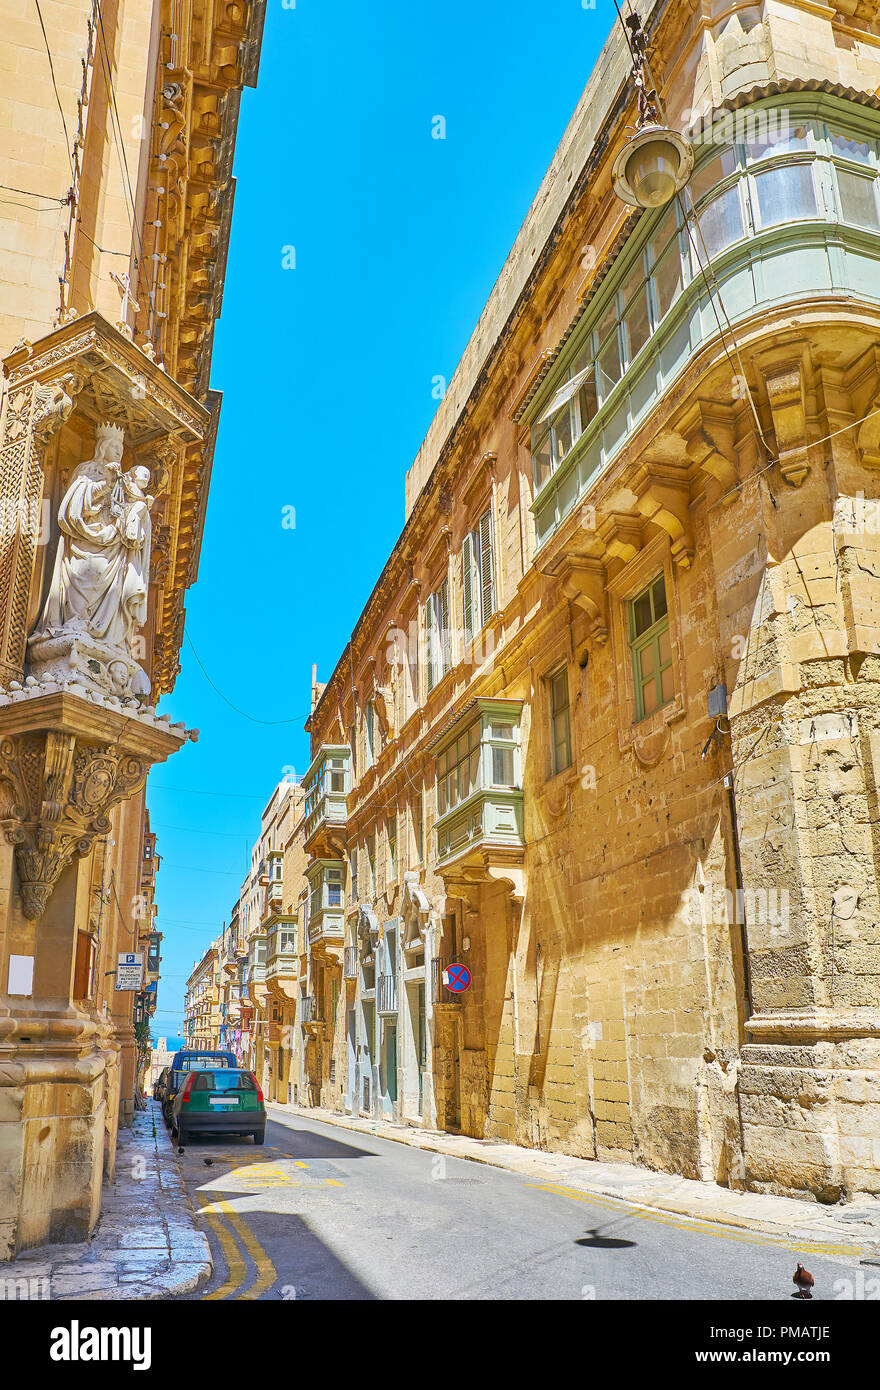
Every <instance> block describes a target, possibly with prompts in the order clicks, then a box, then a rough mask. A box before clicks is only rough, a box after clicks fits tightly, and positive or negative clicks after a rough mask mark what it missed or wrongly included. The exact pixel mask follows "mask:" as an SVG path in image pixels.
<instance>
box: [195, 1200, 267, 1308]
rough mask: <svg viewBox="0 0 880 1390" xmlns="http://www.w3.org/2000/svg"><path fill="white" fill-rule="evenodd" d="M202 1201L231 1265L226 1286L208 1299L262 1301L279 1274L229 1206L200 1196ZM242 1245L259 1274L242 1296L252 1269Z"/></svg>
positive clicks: (206, 1296)
mask: <svg viewBox="0 0 880 1390" xmlns="http://www.w3.org/2000/svg"><path fill="white" fill-rule="evenodd" d="M199 1201H200V1202H201V1203H202V1216H204V1218H205V1220H206V1221H207V1222H208V1224H209V1225H210V1227H211V1230H212V1231H213V1232H214V1234H215V1235H216V1237H217V1239H218V1240H219V1242H220V1246H221V1248H222V1250H223V1255H224V1258H225V1260H226V1265H227V1278H226V1281H225V1283H223V1284H221V1285H220V1287H219V1288H217V1289H214V1291H213V1293H209V1294H205V1299H206V1300H208V1299H218V1298H236V1297H237V1298H241V1299H244V1298H247V1299H256V1298H259V1297H260V1296H261V1294H264V1293H265V1292H266V1290H267V1289H269V1288H271V1287H272V1285H273V1284H274V1283H275V1280H276V1279H277V1277H278V1271H277V1270H276V1268H275V1266H274V1264H273V1263H272V1261H271V1260H270V1259H269V1256H268V1255H267V1254H266V1252H265V1250H264V1249H263V1247H262V1245H261V1244H260V1242H259V1241H258V1240H257V1238H256V1236H255V1235H254V1233H253V1231H252V1230H251V1229H250V1227H249V1226H248V1225H247V1223H246V1222H245V1221H243V1220H242V1219H241V1217H240V1216H239V1214H238V1212H237V1211H236V1210H235V1208H234V1207H233V1206H232V1205H231V1204H230V1203H229V1202H226V1201H223V1200H222V1199H220V1198H218V1200H217V1201H215V1202H212V1201H211V1200H210V1199H209V1198H208V1197H204V1196H202V1194H201V1193H200V1194H199ZM236 1237H237V1238H238V1239H237V1240H236ZM239 1244H240V1245H241V1248H242V1250H243V1251H244V1252H245V1255H246V1256H248V1255H249V1256H250V1258H251V1260H252V1262H253V1264H254V1267H255V1269H256V1272H257V1278H256V1280H255V1282H254V1283H253V1284H251V1285H250V1287H249V1288H248V1289H246V1290H245V1291H244V1292H241V1289H242V1287H243V1285H244V1283H245V1280H246V1279H247V1277H248V1267H247V1262H246V1259H245V1258H243V1257H242V1253H241V1250H240V1249H239Z"/></svg>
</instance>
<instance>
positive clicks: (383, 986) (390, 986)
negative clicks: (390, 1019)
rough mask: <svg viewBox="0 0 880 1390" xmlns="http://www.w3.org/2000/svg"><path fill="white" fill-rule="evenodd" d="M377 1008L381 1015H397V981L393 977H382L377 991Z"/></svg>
mask: <svg viewBox="0 0 880 1390" xmlns="http://www.w3.org/2000/svg"><path fill="white" fill-rule="evenodd" d="M376 1007H377V1008H378V1010H379V1013H380V1014H396V1013H397V980H396V979H395V977H394V976H393V975H380V976H379V987H378V989H377V990H376Z"/></svg>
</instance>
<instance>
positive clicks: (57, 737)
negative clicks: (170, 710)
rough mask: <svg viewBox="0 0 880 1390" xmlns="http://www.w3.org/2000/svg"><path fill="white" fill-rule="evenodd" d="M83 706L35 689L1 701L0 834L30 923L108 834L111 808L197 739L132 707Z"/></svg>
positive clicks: (72, 697) (89, 702) (98, 702)
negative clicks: (71, 867)
mask: <svg viewBox="0 0 880 1390" xmlns="http://www.w3.org/2000/svg"><path fill="white" fill-rule="evenodd" d="M84 693H85V692H82V696H84ZM82 696H81V695H77V694H71V693H69V692H68V691H55V692H52V693H50V692H44V691H43V690H42V688H40V687H38V686H35V685H33V684H32V685H31V686H30V687H29V688H27V689H20V690H18V691H15V692H13V694H12V695H11V696H6V697H2V698H3V699H4V700H5V704H4V723H5V727H6V729H7V730H8V732H7V733H6V734H5V736H4V737H3V738H2V740H0V829H2V831H3V832H4V833H5V836H6V839H7V840H8V842H9V843H10V844H12V845H14V846H15V860H16V867H17V869H18V876H19V882H20V886H21V895H22V906H23V910H24V914H25V916H26V917H28V918H29V919H30V920H31V921H35V920H37V918H39V917H40V916H41V915H42V913H43V911H44V909H45V907H46V904H47V902H48V901H49V898H50V896H51V894H52V889H53V888H54V886H55V884H56V882H57V880H58V877H59V875H60V873H61V872H62V870H63V869H64V868H65V867H66V865H68V864H69V863H70V862H71V860H72V859H74V858H75V857H76V856H78V855H79V856H81V855H84V854H88V852H89V850H90V849H91V847H92V845H93V843H94V840H95V837H96V836H98V835H106V834H107V832H108V831H109V829H110V818H109V814H108V813H109V812H110V811H111V810H112V809H113V807H114V806H115V805H116V804H117V803H118V802H120V801H123V800H125V798H127V797H129V796H132V795H133V794H134V793H135V792H138V791H139V790H140V789H141V788H142V787H143V785H144V782H145V781H146V777H147V773H148V771H149V769H150V767H151V766H153V764H154V763H157V762H164V760H165V759H166V758H167V757H168V756H169V754H170V753H172V752H174V751H176V749H177V748H179V747H180V745H181V743H182V742H183V740H184V739H185V738H186V737H193V736H194V735H193V734H190V735H187V733H186V731H185V730H184V728H183V725H175V726H169V724H168V722H167V720H164V719H157V718H156V716H155V712H151V711H146V710H144V709H143V708H142V707H141V706H139V705H137V704H136V703H133V704H132V706H131V707H130V708H127V709H122V708H121V707H120V706H119V702H118V701H114V702H113V703H112V704H111V703H110V702H109V701H107V702H105V701H104V699H103V697H101V696H94V697H93V698H92V699H85V698H82ZM114 705H115V707H114Z"/></svg>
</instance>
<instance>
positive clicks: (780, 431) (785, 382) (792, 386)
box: [764, 361, 810, 487]
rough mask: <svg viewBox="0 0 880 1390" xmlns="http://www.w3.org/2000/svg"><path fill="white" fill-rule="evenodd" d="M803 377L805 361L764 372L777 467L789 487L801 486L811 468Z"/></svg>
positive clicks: (788, 363)
mask: <svg viewBox="0 0 880 1390" xmlns="http://www.w3.org/2000/svg"><path fill="white" fill-rule="evenodd" d="M803 377H804V364H803V363H802V362H800V361H794V362H787V363H784V364H780V365H779V366H776V367H773V368H772V369H767V370H765V373H764V386H765V388H766V391H767V400H768V402H769V405H770V413H771V415H772V416H773V430H774V433H775V435H776V450H777V454H778V457H779V468H780V471H781V473H782V476H783V478H784V479H785V481H786V482H787V483H788V484H789V486H790V487H800V486H801V483H803V481H804V479H805V478H806V476H807V474H808V473H809V471H810V461H809V457H808V445H809V439H808V425H807V403H806V393H805V387H804V379H803Z"/></svg>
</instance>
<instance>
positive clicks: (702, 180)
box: [688, 148, 736, 203]
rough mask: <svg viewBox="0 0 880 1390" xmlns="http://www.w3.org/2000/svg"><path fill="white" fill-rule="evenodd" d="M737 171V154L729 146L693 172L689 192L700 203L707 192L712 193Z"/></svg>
mask: <svg viewBox="0 0 880 1390" xmlns="http://www.w3.org/2000/svg"><path fill="white" fill-rule="evenodd" d="M734 173H736V154H735V152H734V151H733V150H732V149H730V148H728V149H724V150H722V151H721V152H720V154H718V155H716V156H715V158H714V159H710V160H709V161H708V163H706V164H701V165H700V168H699V169H697V171H696V173H694V174H692V175H691V177H690V179H689V180H688V192H689V193H690V195H691V198H692V199H693V201H694V202H695V203H698V202H699V201H700V199H701V198H702V197H703V195H704V194H705V193H710V192H711V191H712V189H713V188H715V187H716V186H717V185H718V184H719V183H723V182H724V180H725V179H726V178H728V177H729V175H730V174H734Z"/></svg>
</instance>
